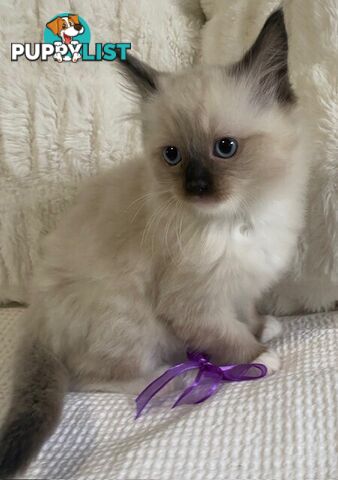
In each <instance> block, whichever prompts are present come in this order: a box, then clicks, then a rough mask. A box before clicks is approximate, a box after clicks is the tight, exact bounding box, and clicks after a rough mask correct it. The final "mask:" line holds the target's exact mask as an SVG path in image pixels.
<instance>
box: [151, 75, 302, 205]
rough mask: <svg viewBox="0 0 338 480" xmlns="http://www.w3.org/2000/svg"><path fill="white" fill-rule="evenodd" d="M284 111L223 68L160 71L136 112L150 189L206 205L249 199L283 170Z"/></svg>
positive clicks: (288, 141) (286, 144) (287, 145)
mask: <svg viewBox="0 0 338 480" xmlns="http://www.w3.org/2000/svg"><path fill="white" fill-rule="evenodd" d="M288 115H289V113H288V109H286V108H285V107H280V106H278V105H277V103H276V102H272V103H268V104H266V103H265V102H262V103H260V102H254V101H253V96H252V90H251V88H250V85H248V84H247V82H244V81H240V80H239V79H238V78H235V77H234V76H231V75H230V74H227V73H226V70H225V69H224V68H219V67H208V68H204V69H203V68H202V67H199V68H195V69H192V70H190V71H189V72H187V73H184V74H180V75H175V76H172V77H164V78H163V79H162V81H161V82H160V84H159V91H158V94H157V95H155V96H154V97H153V98H152V99H150V100H149V102H148V103H146V105H145V107H144V117H143V118H144V142H145V149H146V153H147V158H148V159H150V161H151V171H152V173H153V176H154V180H155V183H156V187H157V189H158V190H159V191H168V192H170V194H171V195H173V196H174V197H175V198H177V199H178V200H181V201H184V202H188V203H189V204H192V205H194V206H195V207H198V208H201V209H204V210H206V211H211V210H212V209H213V208H215V209H216V210H219V207H221V206H224V207H226V208H236V207H237V206H238V205H239V204H247V203H249V202H250V201H251V200H252V198H254V197H256V196H257V193H259V191H260V190H261V189H263V188H264V189H266V188H267V187H268V185H269V184H270V183H273V181H274V178H276V177H278V178H279V177H280V176H281V175H283V171H284V169H286V168H288V159H289V150H290V149H292V148H293V147H294V143H295V140H294V138H293V135H292V132H291V131H290V130H289V126H288Z"/></svg>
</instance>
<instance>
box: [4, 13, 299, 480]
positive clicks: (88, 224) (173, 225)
mask: <svg viewBox="0 0 338 480" xmlns="http://www.w3.org/2000/svg"><path fill="white" fill-rule="evenodd" d="M120 68H121V69H122V71H123V73H124V75H125V76H127V77H129V79H131V80H132V81H133V82H134V87H135V88H137V89H138V91H139V93H140V94H141V96H142V97H143V102H142V125H143V138H144V156H143V158H140V159H135V160H134V161H131V162H128V163H126V164H125V165H121V166H119V167H117V168H115V169H114V170H113V171H112V172H111V173H106V174H104V175H103V176H101V177H98V178H95V179H93V180H92V181H90V182H89V183H88V185H87V186H86V188H85V189H84V190H83V192H82V195H80V197H79V200H78V203H77V205H76V206H75V207H74V208H73V209H72V210H71V211H70V212H69V213H68V215H67V216H65V217H64V219H63V220H62V222H61V223H60V225H59V226H58V228H57V230H56V231H55V232H54V233H53V234H52V235H50V236H49V238H48V239H47V241H46V244H45V250H44V256H43V259H42V262H41V265H40V268H39V270H38V272H37V275H36V287H35V291H36V293H35V298H34V301H33V303H32V305H31V307H30V308H29V311H28V318H27V321H26V323H27V332H26V333H25V337H24V340H23V342H22V346H21V348H20V355H19V357H20V358H19V365H18V373H17V375H18V377H17V379H16V382H15V387H14V392H13V399H12V406H11V408H10V410H9V413H8V416H7V418H6V420H5V425H4V427H3V429H2V437H1V441H0V474H1V475H11V474H13V473H14V472H16V471H17V470H18V469H22V468H23V467H25V466H26V465H27V463H28V462H29V461H30V460H31V458H32V457H33V456H34V455H35V454H36V452H37V451H38V449H39V448H40V446H41V444H42V443H43V441H44V440H45V439H46V438H47V436H48V435H50V433H51V432H52V430H53V429H54V428H55V426H56V424H57V422H58V419H59V417H60V413H61V409H62V399H63V396H64V393H65V392H66V390H67V389H68V388H77V389H86V390H90V389H99V390H102V389H103V390H114V389H115V390H118V389H121V390H124V391H139V390H140V389H141V388H142V387H143V386H145V384H146V383H147V382H149V381H150V379H152V378H153V377H156V376H157V375H158V374H159V371H162V370H163V368H165V366H166V365H167V364H168V363H172V362H174V361H177V360H179V359H180V358H183V357H184V352H185V349H186V347H187V346H189V347H190V348H193V349H198V350H202V351H206V352H208V353H209V354H210V355H211V356H212V359H213V360H214V361H216V362H222V363H227V362H251V361H253V360H255V359H256V360H257V359H258V361H262V362H266V363H267V365H268V367H269V368H270V371H273V370H275V369H277V368H278V358H276V357H275V356H274V355H273V353H269V352H268V351H267V349H266V347H265V346H264V344H263V343H262V342H261V341H260V334H261V332H262V328H263V324H262V321H261V319H260V317H259V316H258V315H257V313H256V310H255V303H256V301H257V300H258V299H259V298H260V296H261V295H262V292H264V291H265V290H267V289H268V288H269V287H270V286H271V285H272V284H273V282H275V281H276V280H277V279H278V278H279V277H280V275H281V274H282V273H283V272H284V271H285V269H286V267H287V265H288V262H289V261H290V258H291V256H292V253H293V251H294V248H295V244H296V242H297V236H298V234H299V231H300V229H301V226H302V223H303V220H302V217H303V203H304V202H303V200H304V190H305V183H306V177H307V173H306V172H307V167H306V158H305V157H306V156H305V154H304V141H303V140H302V138H303V133H302V128H301V126H300V123H299V119H298V115H299V114H298V112H297V108H296V100H295V97H294V94H293V92H292V90H291V87H290V84H289V81H288V76H287V36H286V31H285V27H284V21H283V14H282V12H281V11H278V12H275V13H274V14H273V15H272V16H271V17H270V18H269V19H268V20H267V22H266V24H265V25H264V27H263V30H262V31H261V33H260V35H259V37H258V39H257V41H256V42H255V44H254V45H253V47H252V48H251V49H250V51H249V52H247V53H246V55H245V56H244V57H243V59H242V60H241V61H240V62H239V63H237V64H236V65H232V66H230V67H224V66H214V67H211V66H207V67H203V66H198V67H194V68H192V69H190V70H188V71H184V72H182V73H178V74H165V73H159V72H156V71H154V70H153V69H151V68H150V67H148V66H146V65H144V64H143V63H141V62H139V61H138V60H136V59H134V58H133V57H130V58H129V59H128V61H127V62H121V65H120Z"/></svg>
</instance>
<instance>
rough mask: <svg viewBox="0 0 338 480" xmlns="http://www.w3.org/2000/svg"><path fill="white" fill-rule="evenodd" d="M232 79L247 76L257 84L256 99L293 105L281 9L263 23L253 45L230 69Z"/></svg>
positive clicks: (286, 42)
mask: <svg viewBox="0 0 338 480" xmlns="http://www.w3.org/2000/svg"><path fill="white" fill-rule="evenodd" d="M231 72H232V73H233V74H234V75H236V76H237V75H238V76H240V75H249V76H250V77H251V78H252V79H253V80H254V81H256V82H257V92H256V93H257V95H258V96H259V97H262V99H263V100H264V99H268V98H275V99H276V100H277V101H278V102H279V103H281V104H288V103H294V102H295V100H296V97H295V95H294V92H293V90H292V87H291V85H290V82H289V77H288V36H287V33H286V29H285V23H284V14H283V11H282V9H279V10H276V11H275V12H274V13H272V14H271V15H270V17H269V18H268V19H267V21H266V22H265V24H264V26H263V28H262V30H261V32H260V34H259V35H258V37H257V39H256V41H255V43H254V44H253V45H252V47H251V48H250V49H249V50H248V51H247V52H246V53H245V55H244V56H243V58H242V59H241V60H240V61H239V62H238V63H236V64H235V65H233V66H232V68H231Z"/></svg>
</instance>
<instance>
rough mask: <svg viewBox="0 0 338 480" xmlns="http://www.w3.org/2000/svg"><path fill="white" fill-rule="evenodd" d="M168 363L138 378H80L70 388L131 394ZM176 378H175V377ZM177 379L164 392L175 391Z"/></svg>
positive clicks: (81, 390)
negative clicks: (79, 380)
mask: <svg viewBox="0 0 338 480" xmlns="http://www.w3.org/2000/svg"><path fill="white" fill-rule="evenodd" d="M169 368H170V365H163V366H162V367H160V368H158V369H155V370H154V371H153V372H152V373H149V374H148V375H145V376H143V377H139V378H132V379H128V380H84V379H83V380H82V381H81V382H80V383H77V384H76V385H74V386H73V388H72V390H73V391H76V392H103V393H127V394H132V395H137V394H139V393H140V392H141V391H142V390H144V389H145V387H147V386H148V385H149V384H150V383H151V382H152V381H153V380H155V379H156V378H158V377H159V376H161V375H162V374H163V373H164V372H165V371H166V370H168V369H169ZM175 380H176V379H175ZM180 386H181V385H180V384H179V382H177V381H173V382H170V383H169V384H168V385H167V386H166V387H165V390H164V389H163V391H165V393H170V392H172V391H176V390H178V389H179V388H180Z"/></svg>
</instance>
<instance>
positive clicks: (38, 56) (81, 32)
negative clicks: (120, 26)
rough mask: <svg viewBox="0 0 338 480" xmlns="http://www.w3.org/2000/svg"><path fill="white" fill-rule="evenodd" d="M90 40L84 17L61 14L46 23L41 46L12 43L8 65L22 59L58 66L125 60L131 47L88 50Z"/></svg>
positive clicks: (120, 44)
mask: <svg viewBox="0 0 338 480" xmlns="http://www.w3.org/2000/svg"><path fill="white" fill-rule="evenodd" d="M90 38H91V33H90V27H89V25H88V23H87V21H86V20H85V19H84V18H83V17H81V16H79V15H75V14H73V13H69V12H62V13H59V14H57V15H54V16H53V17H52V18H51V20H49V21H48V22H47V23H45V25H44V30H43V42H38V43H32V42H26V43H19V42H16V43H11V61H12V62H17V61H19V59H20V58H21V57H23V58H25V59H26V60H28V61H29V62H36V61H38V60H40V61H41V62H47V61H48V60H49V59H53V60H55V61H57V62H59V63H63V62H68V64H71V63H76V62H78V61H79V60H81V63H82V62H102V61H107V62H113V61H114V60H116V58H119V59H120V60H122V61H125V60H126V59H127V51H128V50H130V49H131V43H123V42H117V43H115V42H110V41H109V42H106V43H95V44H94V45H93V44H92V45H91V46H90ZM78 63H80V62H78Z"/></svg>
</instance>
